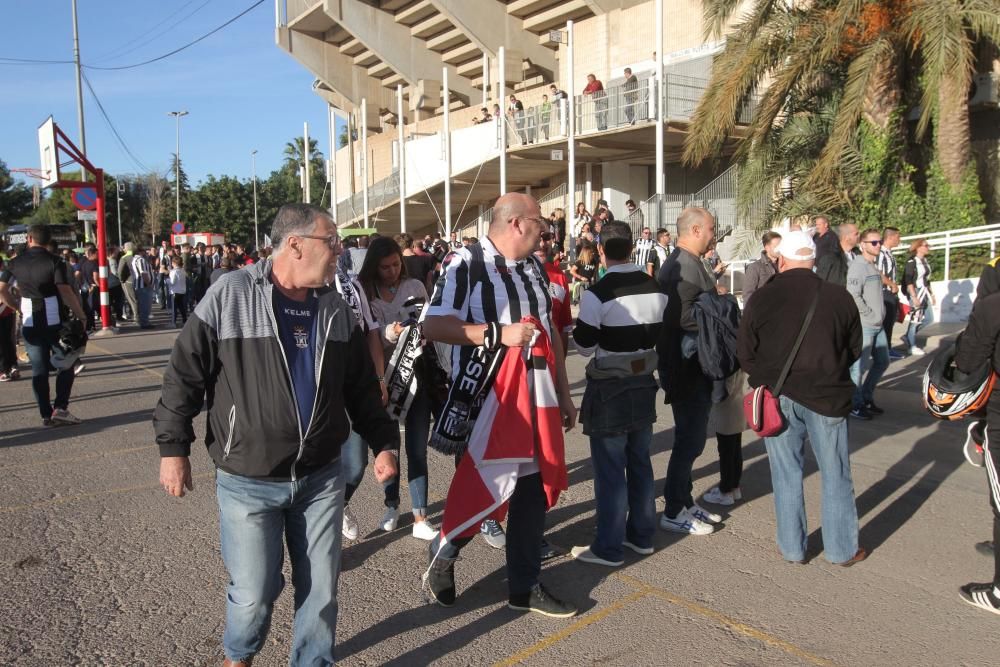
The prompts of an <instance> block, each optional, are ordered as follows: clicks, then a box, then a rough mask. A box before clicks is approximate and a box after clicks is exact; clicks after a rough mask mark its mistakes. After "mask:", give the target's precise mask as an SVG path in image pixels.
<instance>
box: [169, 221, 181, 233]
mask: <svg viewBox="0 0 1000 667" xmlns="http://www.w3.org/2000/svg"><path fill="white" fill-rule="evenodd" d="M170 231H172V232H173V233H174V234H183V233H184V223H183V222H181V221H180V220H178V221H177V222H175V223H174V224H172V225H170Z"/></svg>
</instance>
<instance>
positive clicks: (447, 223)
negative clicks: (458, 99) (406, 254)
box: [441, 67, 451, 239]
mask: <svg viewBox="0 0 1000 667" xmlns="http://www.w3.org/2000/svg"><path fill="white" fill-rule="evenodd" d="M441 71H442V72H443V76H444V78H443V81H444V88H443V89H442V90H441V98H442V101H443V102H444V137H443V139H444V235H445V238H449V239H450V238H451V110H450V109H449V107H450V106H451V92H450V91H449V90H448V68H447V67H443V68H441Z"/></svg>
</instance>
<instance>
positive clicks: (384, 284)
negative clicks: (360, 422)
mask: <svg viewBox="0 0 1000 667" xmlns="http://www.w3.org/2000/svg"><path fill="white" fill-rule="evenodd" d="M358 281H359V282H360V283H361V287H362V288H363V289H364V291H365V295H366V296H367V297H368V302H369V303H370V304H371V307H372V311H373V314H374V315H375V319H377V320H378V321H379V322H380V323H381V325H382V329H381V331H382V346H383V351H384V355H383V356H384V358H385V362H386V363H388V361H389V359H390V358H391V357H392V353H393V350H394V349H395V347H396V342H397V341H398V340H399V335H400V334H401V333H402V331H403V328H404V324H403V323H404V322H406V321H407V320H408V319H411V318H414V319H415V315H416V312H417V311H418V310H419V309H415V308H413V307H412V306H406V307H404V304H406V302H407V300H409V299H411V298H413V297H416V298H418V299H422V300H423V301H424V303H426V302H427V290H426V289H425V288H424V285H423V283H421V282H420V281H419V280H416V279H414V278H410V277H408V276H407V275H406V264H404V262H403V251H402V250H401V249H400V247H399V245H398V244H397V243H396V242H395V241H394V240H393V239H391V238H389V237H387V236H380V237H378V238H376V239H375V240H373V241H372V242H371V244H370V245H369V246H368V252H367V254H366V255H365V261H364V264H362V266H361V271H360V272H359V273H358ZM375 370H376V372H377V373H378V375H379V379H383V378H384V376H385V370H386V369H385V368H376V369H375ZM405 426H406V434H405V438H404V442H405V449H406V464H407V468H406V477H407V480H408V483H409V487H410V503H411V504H412V506H413V536H414V537H416V538H418V539H422V540H432V539H434V537H435V536H436V535H437V531H436V530H435V529H434V528H433V527H431V524H430V522H429V521H427V438H428V436H429V435H430V428H431V402H430V397H429V393H428V392H426V391H418V392H417V395H416V396H415V397H414V398H413V402H412V403H411V404H410V408H409V410H408V411H407V413H406V421H405ZM383 488H384V490H385V506H386V510H385V514H384V515H383V516H382V523H381V524H380V525H381V528H382V530H384V531H386V532H389V531H392V530H395V528H396V524H397V523H398V522H399V476H398V475H397V476H396V477H394V478H393V479H391V480H388V481H386V482H384V483H383Z"/></svg>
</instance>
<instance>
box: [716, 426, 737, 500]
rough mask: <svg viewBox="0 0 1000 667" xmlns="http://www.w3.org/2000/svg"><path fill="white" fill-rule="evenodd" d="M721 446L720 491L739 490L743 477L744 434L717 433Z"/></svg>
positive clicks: (717, 439)
mask: <svg viewBox="0 0 1000 667" xmlns="http://www.w3.org/2000/svg"><path fill="white" fill-rule="evenodd" d="M715 439H716V441H717V442H718V444H719V491H722V492H723V493H729V492H731V491H732V490H733V489H738V488H739V486H740V479H741V478H742V477H743V434H742V433H732V434H728V435H726V434H723V433H716V434H715Z"/></svg>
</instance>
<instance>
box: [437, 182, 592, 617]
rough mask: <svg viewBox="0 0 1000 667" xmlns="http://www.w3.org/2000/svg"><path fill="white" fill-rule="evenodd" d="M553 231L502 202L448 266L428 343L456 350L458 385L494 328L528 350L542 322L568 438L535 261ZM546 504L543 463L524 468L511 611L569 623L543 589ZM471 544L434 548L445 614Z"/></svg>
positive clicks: (514, 534)
mask: <svg viewBox="0 0 1000 667" xmlns="http://www.w3.org/2000/svg"><path fill="white" fill-rule="evenodd" d="M547 229H548V221H546V220H545V218H543V217H542V213H541V210H540V209H539V207H538V202H537V201H536V200H535V199H534V198H533V197H530V196H528V195H524V194H519V193H509V194H506V195H504V196H502V197H500V199H498V200H497V202H496V204H495V206H494V207H493V219H492V221H491V223H490V228H489V233H488V234H487V236H486V238H484V239H482V240H481V241H480V242H479V244H476V245H473V246H469V247H466V248H460V249H458V250H456V251H454V252H452V253H451V254H450V255H449V256H448V257H447V258H446V259H445V261H444V268H443V271H442V274H441V278H440V279H439V280H438V284H437V287H436V288H435V290H434V296H433V297H432V298H431V305H430V307H429V308H428V309H427V317H426V319H425V321H424V336H425V337H426V338H427V339H428V340H432V341H440V342H442V343H449V344H451V345H453V346H454V347H453V348H452V380H453V381H457V378H460V377H462V375H461V369H462V368H464V367H465V366H466V365H467V364H469V362H470V361H471V360H472V353H473V351H474V350H475V348H476V347H479V346H482V345H484V344H486V343H487V340H486V333H487V331H488V330H489V329H490V328H491V326H490V325H491V324H499V325H500V335H499V338H500V343H501V344H503V345H505V346H507V347H521V346H523V345H529V344H530V343H531V340H532V337H533V335H534V333H535V327H534V325H533V324H529V323H524V324H522V323H521V318H522V317H524V316H529V315H530V316H532V317H534V318H536V319H537V320H538V321H539V322H541V325H542V326H543V327H544V328H545V330H546V333H547V334H548V337H549V340H550V341H551V344H552V349H553V352H554V356H555V364H556V393H557V396H558V401H559V410H560V412H561V413H562V416H563V425H564V426H565V427H566V429H567V430H569V429H571V428H572V427H573V425H574V424H575V422H576V408H574V407H573V400H572V398H571V396H570V390H569V382H568V380H567V379H566V366H565V362H564V356H565V355H564V354H563V349H562V341H561V339H560V336H558V335H556V334H557V333H558V332H557V331H556V330H555V328H554V327H553V324H552V298H551V296H550V295H549V290H548V279H547V278H546V276H545V269H544V268H543V267H542V264H541V262H540V261H538V259H537V258H536V257H535V256H534V255H533V252H534V250H535V248H536V247H538V242H539V238H540V237H541V234H542V232H543V231H547ZM546 502H547V501H546V496H545V493H544V489H543V486H542V479H541V475H540V474H539V467H538V460H537V456H536V458H535V460H534V461H532V462H531V463H528V464H522V466H521V470H520V471H519V474H518V478H517V485H516V487H515V489H514V493H513V496H512V497H511V499H510V509H509V513H508V519H507V540H506V549H507V581H508V588H509V592H510V597H509V602H508V606H510V607H511V608H512V609H516V610H519V611H533V612H536V613H539V614H543V615H545V616H551V617H559V618H564V617H569V616H573V615H575V614H576V608H575V607H574V606H573V605H571V604H568V603H565V602H562V601H561V600H558V599H556V598H555V597H553V596H552V595H551V594H549V593H548V591H546V590H545V588H544V587H542V585H541V584H540V583H539V582H538V575H539V573H540V572H541V546H542V536H543V533H544V531H545V510H546ZM471 539H472V538H459V539H456V540H454V541H453V542H447V543H445V544H444V546H443V547H441V546H440V544H439V540H440V535H439V537H438V538H437V539H435V540H434V541H432V542H431V545H430V560H431V562H432V563H433V564H432V566H431V570H430V573H429V576H428V584H429V586H430V591H431V594H432V595H433V597H434V600H435V601H436V602H437V603H438V604H440V605H442V606H445V607H450V606H451V605H453V604H454V602H455V570H454V567H455V559H457V558H458V555H459V552H460V551H461V549H462V547H463V546H465V545H466V544H467V543H468V542H469V541H470V540H471ZM435 554H437V558H436V559H435Z"/></svg>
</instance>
